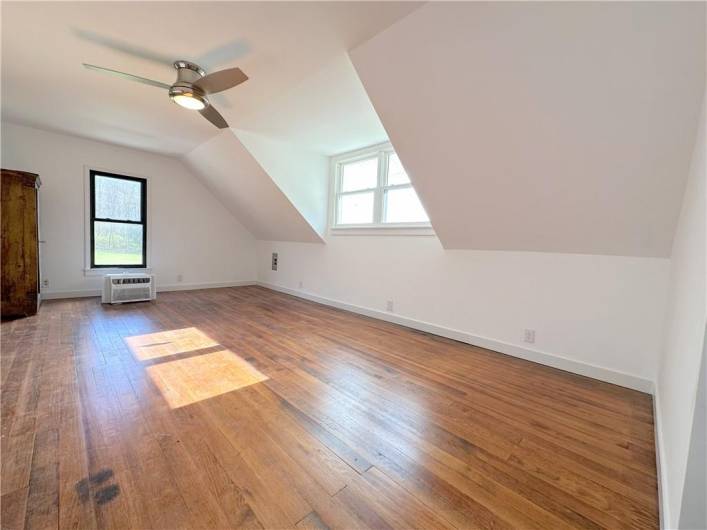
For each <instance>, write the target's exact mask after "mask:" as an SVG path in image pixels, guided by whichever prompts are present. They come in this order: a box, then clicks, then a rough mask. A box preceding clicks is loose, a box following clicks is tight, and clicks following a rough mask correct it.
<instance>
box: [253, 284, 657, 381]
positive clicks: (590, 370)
mask: <svg viewBox="0 0 707 530" xmlns="http://www.w3.org/2000/svg"><path fill="white" fill-rule="evenodd" d="M257 284H258V285H260V286H262V287H265V288H267V289H272V290H274V291H280V292H282V293H286V294H290V295H292V296H297V297H298V298H304V299H305V300H310V301H312V302H317V303H320V304H324V305H328V306H332V307H336V308H338V309H344V310H346V311H351V312H353V313H358V314H361V315H365V316H368V317H372V318H377V319H379V320H385V321H387V322H393V323H395V324H400V325H401V326H405V327H408V328H413V329H417V330H420V331H425V332H427V333H432V334H434V335H440V336H442V337H446V338H448V339H453V340H458V341H460V342H465V343H467V344H472V345H474V346H479V347H482V348H486V349H489V350H493V351H497V352H500V353H505V354H507V355H511V356H513V357H519V358H521V359H525V360H528V361H533V362H536V363H539V364H543V365H546V366H552V367H553V368H559V369H560V370H565V371H567V372H572V373H574V374H579V375H584V376H587V377H591V378H593V379H598V380H600V381H605V382H607V383H613V384H615V385H619V386H623V387H626V388H631V389H633V390H638V391H640V392H646V393H652V392H653V381H650V380H648V379H643V378H641V377H637V376H635V375H631V374H627V373H625V372H620V371H617V370H612V369H610V368H604V367H602V366H596V365H593V364H589V363H584V362H582V361H575V360H572V359H568V358H566V357H562V356H561V355H557V354H554V353H547V352H543V351H540V350H533V349H530V348H525V347H522V346H518V345H516V344H510V343H507V342H503V341H499V340H495V339H491V338H488V337H481V336H478V335H472V334H471V333H467V332H465V331H461V330H457V329H452V328H447V327H444V326H439V325H437V324H432V323H430V322H424V321H421V320H416V319H413V318H408V317H404V316H401V315H396V314H394V313H388V312H385V311H379V310H377V309H371V308H368V307H362V306H357V305H353V304H349V303H346V302H340V301H338V300H333V299H330V298H325V297H323V296H318V295H315V294H312V293H308V292H305V291H299V290H296V289H290V288H289V287H283V286H280V285H275V284H271V283H267V282H260V281H259V282H257Z"/></svg>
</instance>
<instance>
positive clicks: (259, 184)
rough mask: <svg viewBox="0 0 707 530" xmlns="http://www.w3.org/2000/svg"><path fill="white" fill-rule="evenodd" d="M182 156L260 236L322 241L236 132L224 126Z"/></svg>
mask: <svg viewBox="0 0 707 530" xmlns="http://www.w3.org/2000/svg"><path fill="white" fill-rule="evenodd" d="M182 159H183V160H184V162H185V164H186V165H187V167H189V168H190V169H191V170H192V171H193V173H194V174H195V175H196V176H197V177H198V178H200V179H201V181H202V182H203V183H204V184H205V185H206V186H207V187H208V188H209V189H210V190H211V191H212V192H213V193H214V195H215V196H217V197H218V198H219V200H220V201H221V203H222V204H223V205H224V206H225V207H226V208H227V209H228V211H230V212H231V213H232V214H233V215H234V217H236V218H237V219H238V220H239V221H240V222H241V223H242V224H243V226H245V227H246V228H247V229H248V230H249V231H250V233H252V234H253V235H254V236H255V237H257V238H258V239H268V240H272V239H283V240H286V241H306V242H315V241H318V242H321V241H322V239H321V236H320V234H319V233H318V232H317V231H316V230H315V229H314V228H313V227H312V225H311V224H310V223H309V221H308V220H307V219H306V218H305V217H304V215H303V214H302V212H300V211H299V210H298V209H297V208H296V207H295V205H294V204H293V203H292V201H291V200H290V198H289V197H288V196H287V195H286V194H285V193H284V192H283V190H282V189H281V188H280V187H279V186H278V185H277V184H276V183H275V181H274V180H273V179H272V178H271V176H270V175H268V173H266V171H265V170H264V169H263V167H262V166H261V165H260V163H259V162H258V160H257V159H256V158H255V157H254V156H253V154H252V153H251V152H250V151H249V150H248V149H247V148H246V147H245V145H243V143H242V142H241V141H240V140H239V139H238V137H237V136H236V135H235V133H234V132H233V130H231V129H223V130H222V131H221V132H220V133H219V134H217V135H215V136H214V137H213V138H211V139H210V140H208V141H206V142H204V143H203V144H201V145H200V146H199V147H197V148H196V149H194V150H193V151H190V152H189V153H187V154H186V155H184V157H183V158H182Z"/></svg>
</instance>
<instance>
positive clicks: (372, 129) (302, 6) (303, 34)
mask: <svg viewBox="0 0 707 530" xmlns="http://www.w3.org/2000/svg"><path fill="white" fill-rule="evenodd" d="M417 7H419V4H418V3H398V2H311V3H310V2H289V3H286V2H213V3H207V2H176V3H171V2H170V3H168V2H79V3H64V2H46V3H40V2H2V113H3V119H6V120H9V121H15V122H18V123H24V124H28V125H34V126H38V127H41V128H47V129H53V130H58V131H63V132H69V133H72V134H76V135H80V136H87V137H90V138H94V139H99V140H104V141H108V142H113V143H118V144H122V145H127V146H131V147H138V148H142V149H147V150H152V151H157V152H162V153H167V154H184V153H187V152H189V151H191V150H192V149H193V148H195V147H196V146H197V145H199V144H201V143H203V142H204V141H206V140H207V139H209V138H211V137H213V136H214V135H215V134H216V133H217V132H218V131H217V130H216V129H215V128H214V127H213V126H212V125H210V124H209V123H208V122H207V121H206V120H204V119H203V118H201V117H200V116H199V115H198V114H197V113H195V112H189V111H186V110H183V109H181V108H179V107H177V106H176V105H174V104H173V103H172V102H171V101H170V100H169V98H168V97H167V95H166V93H165V92H164V91H163V90H161V89H158V88H154V87H150V86H146V85H141V84H137V83H131V82H129V81H124V80H122V79H117V78H112V77H110V76H104V75H100V74H98V73H95V72H91V71H88V70H85V69H84V68H83V67H82V66H81V63H82V62H87V63H92V64H97V65H100V66H105V67H108V68H112V69H116V70H121V71H124V72H128V73H132V74H135V75H139V76H142V77H148V78H152V79H156V80H159V81H163V82H167V83H170V82H172V81H173V79H174V77H175V73H174V69H173V68H172V66H171V62H172V61H173V60H176V59H187V60H192V61H196V62H198V63H199V64H200V65H201V66H202V67H204V68H205V69H206V70H207V72H208V71H213V70H217V69H221V68H226V67H232V66H239V67H241V68H242V69H243V71H245V72H246V73H247V74H248V75H249V76H250V80H249V81H248V82H246V83H245V84H243V85H241V86H239V87H237V88H235V89H233V90H231V91H229V92H226V93H224V94H223V95H218V96H216V97H214V99H213V102H214V105H215V106H216V107H217V109H218V110H219V111H220V112H221V113H222V114H223V115H224V116H225V117H226V119H227V120H228V121H229V124H230V125H231V126H232V127H239V128H243V129H248V130H253V131H255V132H259V133H267V134H272V135H274V136H278V137H281V138H284V139H290V140H293V139H294V140H296V142H297V143H299V144H301V145H302V146H303V147H305V148H308V149H312V150H316V151H319V152H327V153H329V152H335V151H338V150H344V149H348V148H350V147H359V146H360V145H362V144H365V143H374V142H375V141H378V140H379V139H380V137H381V135H384V134H385V132H384V131H383V129H382V126H381V125H380V122H379V120H378V118H377V117H376V115H375V111H373V108H372V107H371V105H370V103H369V102H368V99H367V98H366V96H365V92H364V91H363V89H362V87H361V85H360V82H359V81H358V79H357V77H356V75H355V73H354V71H353V69H352V68H351V66H350V63H348V58H347V57H346V52H347V50H349V49H351V48H352V47H355V46H356V45H358V44H359V43H361V42H364V41H365V40H367V39H369V38H370V37H372V36H373V35H375V34H376V33H378V32H379V31H381V30H382V29H384V28H385V27H387V26H389V25H390V24H391V23H393V22H394V21H396V20H398V19H400V18H401V17H403V16H405V15H406V14H408V13H410V12H411V11H413V10H414V9H416V8H417ZM308 78H311V79H313V81H311V80H310V81H308ZM283 109H290V110H283ZM294 109H299V110H294ZM259 116H263V117H262V118H261V117H259ZM332 117H335V119H336V122H337V125H338V129H337V134H338V136H335V138H336V139H335V140H333V138H334V136H332V127H331V124H332V120H331V118H332ZM323 124H327V125H323ZM344 125H346V126H344Z"/></svg>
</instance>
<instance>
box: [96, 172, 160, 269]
mask: <svg viewBox="0 0 707 530" xmlns="http://www.w3.org/2000/svg"><path fill="white" fill-rule="evenodd" d="M96 175H98V176H99V177H110V178H114V179H121V180H129V181H131V182H139V183H140V220H139V221H126V220H123V219H111V218H109V217H96ZM89 181H90V203H91V213H90V219H89V222H90V223H91V268H92V269H146V268H147V179H145V178H140V177H131V176H128V175H119V174H118V173H109V172H108V171H99V170H96V169H92V170H90V172H89ZM96 221H99V222H101V221H103V222H108V223H123V224H132V225H142V263H139V264H135V265H96V246H95V239H94V231H95V224H96Z"/></svg>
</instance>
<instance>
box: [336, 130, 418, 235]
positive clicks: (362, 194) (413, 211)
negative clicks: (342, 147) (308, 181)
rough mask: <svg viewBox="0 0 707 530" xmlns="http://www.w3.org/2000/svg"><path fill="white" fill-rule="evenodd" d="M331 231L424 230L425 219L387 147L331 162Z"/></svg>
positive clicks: (413, 191)
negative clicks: (375, 229) (332, 173)
mask: <svg viewBox="0 0 707 530" xmlns="http://www.w3.org/2000/svg"><path fill="white" fill-rule="evenodd" d="M333 162H334V164H333V168H334V189H335V197H334V207H333V210H334V211H333V222H332V226H333V228H371V227H385V228H392V227H428V226H429V225H430V223H429V218H428V217H427V213H426V212H425V209H424V207H423V206H422V203H421V202H420V199H419V198H418V196H417V193H416V192H415V189H414V188H413V186H412V183H411V182H410V178H409V177H408V174H407V172H406V171H405V168H404V167H403V165H402V163H401V162H400V158H399V157H398V155H397V154H396V153H395V151H394V150H393V147H392V145H390V144H389V143H386V144H383V145H378V146H374V147H371V148H368V149H363V150H360V151H355V152H353V153H346V154H344V155H340V156H337V157H335V158H334V159H333Z"/></svg>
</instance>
